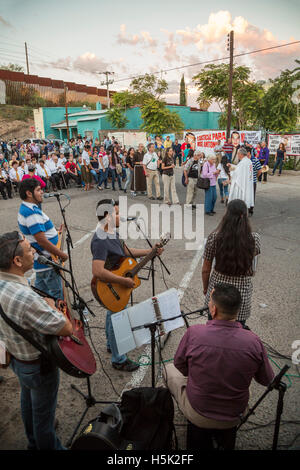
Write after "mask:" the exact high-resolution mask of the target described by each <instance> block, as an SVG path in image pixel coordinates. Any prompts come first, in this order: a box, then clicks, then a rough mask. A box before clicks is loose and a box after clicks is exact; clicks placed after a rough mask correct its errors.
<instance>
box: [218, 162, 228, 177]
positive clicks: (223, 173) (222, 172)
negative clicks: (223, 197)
mask: <svg viewBox="0 0 300 470" xmlns="http://www.w3.org/2000/svg"><path fill="white" fill-rule="evenodd" d="M217 170H221V173H219V176H218V179H220V178H225V179H226V180H228V178H229V176H228V175H227V173H226V171H225V170H224V167H223V165H222V164H221V163H219V165H218V166H217Z"/></svg>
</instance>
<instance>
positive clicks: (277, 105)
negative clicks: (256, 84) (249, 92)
mask: <svg viewBox="0 0 300 470" xmlns="http://www.w3.org/2000/svg"><path fill="white" fill-rule="evenodd" d="M295 71H296V73H294V72H295ZM297 80H300V70H299V67H298V68H297V69H295V70H294V71H290V70H284V71H283V72H281V74H280V76H279V77H276V78H275V79H274V80H270V81H271V83H272V85H271V87H270V88H269V89H268V90H267V92H266V94H265V97H264V100H263V104H264V116H265V119H264V126H265V128H266V129H268V130H270V131H272V132H279V133H285V132H292V131H294V130H296V124H297V106H296V105H295V104H294V103H293V102H292V99H291V98H292V95H293V93H294V92H295V88H293V86H292V85H293V83H294V82H296V81H297Z"/></svg>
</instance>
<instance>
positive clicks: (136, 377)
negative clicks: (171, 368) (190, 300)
mask: <svg viewBox="0 0 300 470" xmlns="http://www.w3.org/2000/svg"><path fill="white" fill-rule="evenodd" d="M202 253H203V245H202V246H201V248H199V250H197V252H196V254H195V256H194V258H193V260H192V262H191V265H190V268H189V270H188V271H187V272H186V274H185V275H184V277H183V279H182V281H181V283H180V285H179V289H178V297H179V301H180V300H182V298H183V296H184V292H185V289H186V288H187V287H188V285H189V283H190V281H191V280H192V277H193V275H194V272H195V269H196V268H197V266H198V264H199V261H200V260H201V257H202ZM142 354H143V355H146V356H148V357H151V346H150V345H147V346H146V347H145V349H144V351H143V352H142ZM147 371H148V367H147V366H142V367H139V368H138V369H137V370H136V371H135V372H133V373H132V376H131V379H130V380H129V382H128V383H127V384H126V385H125V387H124V389H123V390H122V392H121V395H122V394H123V393H124V392H125V391H126V390H130V389H131V388H134V387H139V386H140V384H141V383H142V381H143V379H144V378H145V375H146V373H147Z"/></svg>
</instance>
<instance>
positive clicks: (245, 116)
mask: <svg viewBox="0 0 300 470" xmlns="http://www.w3.org/2000/svg"><path fill="white" fill-rule="evenodd" d="M249 77H250V69H249V67H245V66H234V67H233V79H232V117H231V123H232V127H234V128H235V129H242V128H243V129H246V130H247V129H248V128H253V127H257V126H259V125H260V120H261V109H262V106H263V104H262V100H263V97H264V89H263V86H262V84H258V83H254V82H252V81H250V79H249ZM193 80H194V82H195V84H196V86H198V89H199V91H200V93H199V96H198V98H197V102H198V103H199V105H200V106H201V103H203V102H208V103H209V104H211V103H212V102H213V101H216V102H217V103H218V105H219V107H220V110H221V112H222V115H221V117H220V120H219V125H220V126H222V127H224V126H225V127H226V123H227V103H228V81H229V65H228V64H220V65H215V64H210V65H207V66H205V67H204V69H203V70H202V71H201V72H200V73H198V74H197V75H195V76H194V77H193Z"/></svg>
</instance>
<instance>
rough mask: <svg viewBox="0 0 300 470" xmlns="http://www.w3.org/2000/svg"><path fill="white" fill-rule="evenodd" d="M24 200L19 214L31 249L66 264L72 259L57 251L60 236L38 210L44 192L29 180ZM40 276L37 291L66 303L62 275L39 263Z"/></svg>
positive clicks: (22, 189) (23, 186)
mask: <svg viewBox="0 0 300 470" xmlns="http://www.w3.org/2000/svg"><path fill="white" fill-rule="evenodd" d="M19 193H20V198H21V199H22V204H21V206H20V209H19V214H18V224H19V227H20V230H21V232H22V233H23V234H24V235H25V236H26V237H27V238H28V240H29V242H30V243H31V246H32V247H33V248H34V249H35V250H37V251H38V252H42V254H43V255H44V256H46V257H47V258H50V256H51V255H54V256H57V257H58V258H60V259H61V260H62V261H66V260H67V259H68V255H67V254H66V253H64V252H63V251H62V250H60V249H59V248H57V246H56V245H57V243H58V233H57V231H56V229H55V227H54V225H53V223H52V221H51V220H50V219H49V217H48V216H47V215H46V214H45V213H44V212H43V211H42V210H41V209H40V208H39V207H38V204H40V203H41V202H42V200H43V190H42V189H41V186H40V183H39V182H38V181H37V180H35V179H27V180H25V181H22V182H21V183H20V189H19ZM34 270H35V273H36V280H35V287H36V288H37V289H40V290H41V291H43V292H46V293H47V294H49V295H50V296H51V297H54V298H56V299H63V298H64V297H63V290H62V281H61V278H60V276H59V274H58V273H57V272H56V271H55V270H54V269H53V268H51V267H50V268H49V267H48V266H45V265H44V264H39V263H38V261H37V260H36V259H35V261H34Z"/></svg>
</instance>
